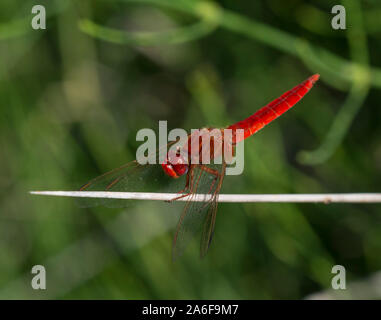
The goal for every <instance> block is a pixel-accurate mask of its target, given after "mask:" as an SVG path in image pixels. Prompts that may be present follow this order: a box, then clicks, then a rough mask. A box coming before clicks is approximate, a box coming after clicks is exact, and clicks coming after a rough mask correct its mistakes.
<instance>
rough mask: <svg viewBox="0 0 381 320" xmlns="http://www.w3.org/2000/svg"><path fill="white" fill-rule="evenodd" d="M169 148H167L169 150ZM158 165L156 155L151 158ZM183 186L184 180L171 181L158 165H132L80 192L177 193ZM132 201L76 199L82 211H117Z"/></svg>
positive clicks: (85, 186) (91, 181)
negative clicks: (98, 207) (106, 209)
mask: <svg viewBox="0 0 381 320" xmlns="http://www.w3.org/2000/svg"><path fill="white" fill-rule="evenodd" d="M170 145H171V144H169V145H168V146H167V147H169V146H170ZM151 157H152V158H153V157H155V161H156V163H158V161H157V160H158V152H157V153H155V154H153V155H151V156H150V159H151ZM184 185H185V177H182V178H179V179H172V178H170V177H169V176H167V175H166V174H165V173H164V172H163V170H162V168H161V166H160V164H145V165H141V164H139V163H138V162H137V161H131V162H129V163H126V164H125V165H123V166H121V167H119V168H117V169H114V170H111V171H109V172H106V173H104V174H102V175H100V176H99V177H97V178H95V179H92V180H90V181H89V182H88V183H86V184H85V185H83V186H82V187H81V188H80V191H118V192H175V193H176V192H178V191H179V190H181V189H183V188H184ZM131 201H132V200H121V199H99V198H78V199H77V203H78V204H79V205H80V206H81V207H93V206H97V205H104V206H106V207H112V208H115V207H116V208H119V207H125V206H128V205H129V204H130V203H131Z"/></svg>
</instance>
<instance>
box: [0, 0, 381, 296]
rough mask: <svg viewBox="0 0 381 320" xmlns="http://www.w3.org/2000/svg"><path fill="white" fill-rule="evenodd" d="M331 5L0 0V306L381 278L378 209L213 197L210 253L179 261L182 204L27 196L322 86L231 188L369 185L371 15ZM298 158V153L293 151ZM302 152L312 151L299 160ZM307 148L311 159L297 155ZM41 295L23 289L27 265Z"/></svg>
mask: <svg viewBox="0 0 381 320" xmlns="http://www.w3.org/2000/svg"><path fill="white" fill-rule="evenodd" d="M341 3H342V4H343V5H344V6H345V7H346V9H347V30H345V31H343V30H333V29H331V27H330V19H331V17H332V14H331V13H330V12H331V6H332V1H327V0H324V1H314V0H311V1H302V0H292V1H287V2H286V1H280V0H262V1H225V0H224V1H218V2H213V3H212V2H204V1H195V0H177V1H172V0H140V1H138V0H135V1H128V0H123V1H114V0H113V1H105V0H96V1H90V0H82V1H74V0H57V1H47V0H45V1H39V4H42V5H45V7H46V11H47V29H46V30H43V31H42V30H33V29H32V28H31V27H30V20H31V18H32V14H31V8H32V6H33V5H34V4H35V2H34V1H20V0H12V1H11V0H5V1H2V2H1V3H0V61H1V64H0V82H1V83H0V101H1V107H0V130H1V134H0V139H1V140H0V143H1V144H0V146H1V148H0V168H1V170H0V190H1V194H0V219H1V220H0V255H1V256H0V297H1V298H63V299H69V298H74V299H77V298H126V299H147V298H151V299H165V298H167V299H170V298H172V299H187V298H190V299H195V298H198V299H220V298H221V299H229V298H232V299H238V298H241V299H253V298H254V299H255V298H262V299H275V298H278V299H284V298H291V299H298V298H303V297H305V296H307V295H309V294H312V293H314V292H316V291H320V290H324V289H327V288H330V283H331V277H332V274H331V268H332V265H334V264H341V265H344V266H345V267H346V269H347V276H348V281H351V280H357V279H361V278H363V277H367V276H369V275H370V274H372V273H374V272H376V271H377V270H379V269H380V268H381V258H380V254H379V253H380V250H381V236H380V235H381V224H380V223H379V222H381V215H380V206H379V205H349V204H331V205H322V204H316V205H314V204H303V205H295V204H220V205H219V210H218V217H217V223H216V233H215V238H214V241H213V244H212V246H211V248H210V251H209V254H208V255H207V256H206V258H205V259H203V260H200V259H199V258H198V245H199V243H198V241H197V240H196V239H195V241H193V243H192V244H191V246H190V247H189V248H188V250H187V251H186V253H185V255H184V256H183V258H182V259H180V260H179V261H178V262H176V263H175V264H172V263H171V259H170V256H171V255H170V253H171V244H172V236H173V229H174V226H175V224H176V221H177V219H178V217H179V215H180V213H181V208H182V204H181V203H173V204H167V203H159V202H136V203H134V205H133V206H131V207H128V208H126V209H109V208H104V207H97V208H91V209H81V208H79V207H78V206H76V204H75V201H74V200H71V199H61V198H45V197H36V196H30V195H28V191H29V190H73V189H78V188H79V186H80V185H82V184H83V183H85V182H86V181H87V180H89V179H90V178H92V177H95V176H97V175H98V174H100V173H102V172H105V171H108V170H110V169H112V168H114V167H117V166H120V165H121V164H123V163H125V162H128V161H130V160H133V159H134V155H135V151H136V148H137V147H138V145H139V144H138V142H136V140H135V136H136V132H137V131H138V130H139V129H141V128H146V127H148V128H156V127H157V124H158V121H159V120H168V126H169V129H170V128H175V127H183V128H186V129H190V128H199V127H203V126H205V125H208V126H209V125H210V126H215V127H224V126H226V125H229V124H231V123H233V122H235V121H238V120H241V119H244V118H245V117H247V116H248V115H250V114H252V113H253V112H254V111H255V110H257V109H258V108H259V107H261V106H263V105H264V104H266V103H267V102H269V101H271V100H272V99H274V98H276V97H278V96H279V95H280V94H281V93H283V92H284V91H286V90H288V89H290V88H291V87H293V86H294V85H296V84H298V83H300V82H301V81H302V80H304V79H305V78H307V77H308V76H309V75H311V74H312V73H320V74H321V76H322V77H321V81H319V82H318V83H317V85H316V86H315V87H314V89H313V90H312V91H311V92H310V93H309V94H308V95H307V96H306V97H305V98H304V100H303V101H302V102H301V103H300V104H299V105H298V106H297V107H295V108H294V109H293V110H292V111H290V113H287V114H286V115H284V116H283V117H282V118H280V119H278V120H277V121H276V122H274V123H273V124H271V126H269V127H267V128H266V129H265V130H263V131H261V132H260V133H258V134H257V135H255V136H254V137H253V138H250V139H249V140H248V141H247V142H246V144H245V170H244V173H243V174H242V175H241V176H229V177H227V178H226V179H225V181H224V186H223V190H222V191H223V192H232V193H286V192H287V193H312V192H377V191H380V178H381V126H380V119H381V109H380V108H379V101H380V98H381V97H380V87H381V65H380V59H379V56H380V53H381V48H380V43H381V42H380V37H381V33H380V30H381V28H380V26H381V19H379V17H380V12H381V6H380V3H379V1H376V0H363V1H360V0H345V1H344V0H343V1H342V2H341ZM303 150H304V151H303ZM305 150H312V151H311V152H307V151H305ZM301 151H303V152H301ZM35 264H42V265H44V266H46V268H47V288H48V289H47V290H46V291H33V290H32V289H31V287H30V280H31V274H30V270H31V268H32V266H33V265H35Z"/></svg>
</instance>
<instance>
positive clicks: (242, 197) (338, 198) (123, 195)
mask: <svg viewBox="0 0 381 320" xmlns="http://www.w3.org/2000/svg"><path fill="white" fill-rule="evenodd" d="M30 194H34V195H44V196H59V197H80V198H105V199H127V200H159V201H160V200H161V201H165V200H166V201H168V200H172V199H174V198H175V197H177V196H179V194H176V193H149V192H148V193H146V192H111V191H30ZM187 199H188V197H184V198H181V199H178V200H177V201H187ZM208 199H210V195H204V194H197V195H195V197H194V198H193V199H192V201H197V202H201V201H207V200H208ZM218 201H219V202H233V203H242V202H273V203H279V202H283V203H287V202H288V203H290V202H294V203H297V202H298V203H299V202H300V203H319V202H322V203H334V202H336V203H381V193H316V194H220V195H219V196H218Z"/></svg>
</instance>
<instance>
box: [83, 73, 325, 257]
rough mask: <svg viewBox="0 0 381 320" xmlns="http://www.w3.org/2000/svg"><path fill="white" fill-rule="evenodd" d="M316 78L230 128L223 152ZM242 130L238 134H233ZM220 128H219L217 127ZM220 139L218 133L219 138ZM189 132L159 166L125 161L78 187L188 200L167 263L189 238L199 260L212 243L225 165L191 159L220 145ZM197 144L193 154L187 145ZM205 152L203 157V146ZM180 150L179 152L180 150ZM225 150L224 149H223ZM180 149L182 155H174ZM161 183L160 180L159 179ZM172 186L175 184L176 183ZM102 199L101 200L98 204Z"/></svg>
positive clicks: (304, 91) (105, 201)
mask: <svg viewBox="0 0 381 320" xmlns="http://www.w3.org/2000/svg"><path fill="white" fill-rule="evenodd" d="M318 79H319V74H315V75H312V76H310V77H309V78H308V79H306V80H305V81H303V82H302V83H300V84H298V85H297V86H295V87H294V88H292V89H291V90H288V91H286V92H285V93H283V94H282V95H281V96H280V97H279V98H277V99H275V100H273V101H272V102H270V103H269V104H267V105H265V106H264V107H262V108H261V109H259V110H258V111H256V112H255V113H254V114H252V115H251V116H249V117H248V118H246V119H244V120H242V121H239V122H237V123H235V124H232V125H230V126H229V127H227V129H231V130H232V132H233V134H232V136H231V139H230V140H229V141H228V142H226V141H224V143H225V146H223V148H225V147H226V148H227V149H230V150H233V151H234V150H235V146H236V144H237V143H239V142H240V141H242V140H245V139H247V138H248V137H250V136H252V135H253V134H255V133H256V132H258V131H259V130H261V129H262V128H263V127H264V126H266V125H267V124H269V123H270V122H272V121H273V120H275V119H276V118H278V117H279V116H281V115H282V114H283V113H285V112H286V111H287V110H289V109H290V108H292V107H293V106H294V105H295V104H296V103H297V102H299V101H300V100H301V99H302V98H303V97H304V96H305V95H306V94H307V93H308V92H309V91H310V89H311V88H312V87H313V85H314V84H315V82H316V81H317V80H318ZM212 129H213V128H203V129H201V130H200V132H201V136H202V135H207V134H208V133H209V132H211V130H212ZM238 129H240V130H241V133H243V134H241V135H236V134H234V133H235V132H237V131H238ZM217 130H221V131H222V129H217ZM221 136H223V134H222V135H221ZM199 138H200V135H199V136H197V137H196V138H195V137H194V135H193V134H189V136H188V137H187V142H186V143H184V145H182V146H181V147H180V148H177V149H176V150H177V151H175V154H173V151H168V153H167V154H166V158H165V161H163V162H162V163H159V164H156V165H155V164H144V165H142V164H139V163H138V162H137V161H132V162H129V163H127V164H125V165H123V166H121V167H119V168H117V169H114V170H112V171H109V172H107V173H105V174H103V175H101V176H99V177H97V178H95V179H93V180H90V181H89V182H88V183H86V184H85V185H84V186H82V187H81V188H80V191H122V192H123V191H124V192H127V191H133V192H138V191H143V192H144V191H147V190H148V188H153V189H155V188H160V187H162V188H161V189H162V190H164V191H173V190H175V191H176V193H175V195H176V196H174V198H173V199H172V200H170V202H172V201H176V200H179V199H181V198H184V197H187V198H186V202H185V205H184V208H183V210H182V213H181V215H180V218H179V221H178V223H177V227H176V231H175V234H174V239H173V245H172V259H173V260H176V259H177V258H178V257H180V256H181V255H182V253H183V252H184V250H185V248H186V247H187V245H188V243H189V242H190V240H191V239H192V238H193V237H194V236H195V235H196V234H197V233H199V232H200V229H201V242H200V256H201V258H202V257H204V256H205V255H206V253H207V251H208V249H209V247H210V244H211V242H212V239H213V235H214V229H215V222H216V214H217V206H218V195H219V193H220V190H221V187H222V183H223V180H224V177H225V172H226V167H227V164H226V161H222V163H221V164H218V165H216V164H214V163H208V164H204V163H205V161H197V162H196V161H194V154H195V153H196V155H197V156H198V158H199V160H200V159H201V160H205V159H202V157H206V156H207V157H210V159H209V160H212V158H214V157H216V156H218V155H219V154H221V153H223V151H222V150H217V152H212V151H216V150H213V149H215V148H217V146H219V149H221V144H217V143H216V142H217V141H214V140H213V139H211V141H210V144H209V145H207V146H205V144H201V142H200V141H201V140H198V141H196V143H194V142H195V141H194V140H195V139H199ZM197 143H199V145H197ZM194 145H197V147H198V148H197V150H196V152H193V151H194V150H192V147H193V146H194ZM208 147H209V148H210V149H211V150H209V152H208V153H205V148H208ZM179 149H180V150H179ZM227 149H224V150H227ZM179 151H181V152H182V153H179ZM184 153H185V154H188V155H189V157H188V159H187V161H185V160H184V159H183V157H182V156H181V154H184ZM163 179H164V180H165V181H163ZM175 182H177V183H175ZM200 194H204V195H206V196H207V197H206V198H205V201H195V197H196V196H197V195H200ZM79 201H81V203H80V204H81V205H82V206H84V207H88V206H93V205H98V204H103V205H106V206H110V207H113V206H116V207H120V206H124V204H123V205H121V203H120V202H118V200H112V199H88V198H80V200H79ZM99 201H101V202H99Z"/></svg>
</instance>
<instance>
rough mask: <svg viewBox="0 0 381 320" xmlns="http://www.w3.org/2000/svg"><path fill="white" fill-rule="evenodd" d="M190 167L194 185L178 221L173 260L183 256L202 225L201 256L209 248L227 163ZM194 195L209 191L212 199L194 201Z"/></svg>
mask: <svg viewBox="0 0 381 320" xmlns="http://www.w3.org/2000/svg"><path fill="white" fill-rule="evenodd" d="M205 168H207V169H208V170H204V169H205ZM191 170H192V172H191V173H190V174H191V175H193V177H192V180H193V186H191V191H190V192H191V195H190V196H189V198H188V200H187V202H186V204H185V207H184V209H183V212H182V214H181V216H180V219H179V222H178V224H177V228H176V233H175V237H174V240H173V250H172V258H173V260H174V261H175V260H176V259H177V258H178V257H180V256H181V255H182V253H183V252H184V250H185V248H186V247H187V245H188V244H189V242H190V240H191V239H192V238H193V237H194V236H195V234H197V232H198V231H199V230H200V228H201V226H203V227H202V234H201V245H200V254H201V257H204V256H205V254H206V252H207V251H208V249H209V246H210V243H211V241H212V238H213V233H214V226H215V220H216V212H217V204H218V203H217V198H218V194H219V192H220V189H221V186H222V181H223V178H224V175H225V164H223V165H200V166H192V167H191ZM195 194H208V195H211V198H210V199H209V200H208V201H207V202H195V201H192V200H193V199H194V197H195Z"/></svg>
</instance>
